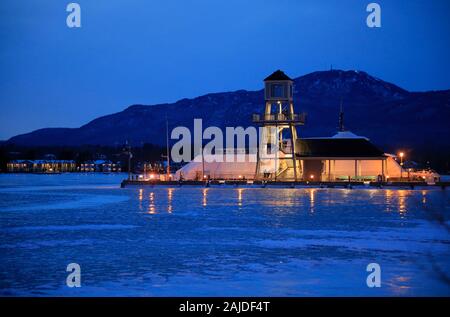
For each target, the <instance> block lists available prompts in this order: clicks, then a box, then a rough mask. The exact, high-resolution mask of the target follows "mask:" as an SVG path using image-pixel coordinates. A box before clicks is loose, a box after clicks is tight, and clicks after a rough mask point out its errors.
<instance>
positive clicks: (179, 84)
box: [0, 0, 450, 139]
mask: <svg viewBox="0 0 450 317" xmlns="http://www.w3.org/2000/svg"><path fill="white" fill-rule="evenodd" d="M69 2H71V1H61V0H1V1H0V39H1V40H0V41H1V42H0V107H1V108H0V109H1V116H0V139H6V138H9V137H11V136H13V135H16V134H19V133H24V132H29V131H31V130H34V129H38V128H42V127H78V126H80V125H82V124H84V123H87V122H88V121H90V120H91V119H94V118H95V117H98V116H100V115H105V114H109V113H113V112H118V111H121V110H123V109H124V108H125V107H127V106H128V105H130V104H136V103H141V104H155V103H164V102H173V101H176V100H178V99H181V98H184V97H195V96H198V95H201V94H205V93H209V92H219V91H230V90H237V89H249V90H254V89H260V88H261V87H262V82H261V80H262V79H263V78H264V77H265V76H266V75H268V74H270V73H271V72H272V71H273V70H276V69H278V68H281V69H283V70H285V71H286V72H287V73H288V74H289V75H291V76H292V77H296V76H300V75H303V74H306V73H309V72H313V71H316V70H325V69H329V68H330V65H331V64H332V65H333V67H334V68H340V69H359V70H365V71H367V72H369V73H370V74H372V75H374V76H376V77H379V78H381V79H384V80H387V81H390V82H393V83H395V84H397V85H399V86H401V87H403V88H405V89H408V90H419V91H423V90H432V89H449V88H450V58H449V56H450V41H449V38H450V1H448V0H442V1H438V0H434V1H425V0H424V1H414V0H408V1H399V0H387V1H376V2H378V3H379V4H380V5H381V7H382V27H381V28H380V29H369V28H368V27H367V26H366V22H365V21H366V16H367V14H368V13H366V10H365V8H366V5H367V4H368V3H369V2H372V1H369V0H367V1H361V0H345V1H338V0H335V1H331V0H310V1H300V0H290V1H289V0H271V1H270V0H264V1H262V0H253V1H250V0H177V1H176V0H158V1H156V0H95V1H93V0H79V1H74V2H78V3H79V4H80V5H81V10H82V28H80V29H69V28H68V27H67V26H66V17H67V14H68V13H67V12H66V11H65V8H66V5H67V4H68V3H69ZM149 124H150V123H149Z"/></svg>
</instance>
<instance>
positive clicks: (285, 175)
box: [253, 70, 305, 181]
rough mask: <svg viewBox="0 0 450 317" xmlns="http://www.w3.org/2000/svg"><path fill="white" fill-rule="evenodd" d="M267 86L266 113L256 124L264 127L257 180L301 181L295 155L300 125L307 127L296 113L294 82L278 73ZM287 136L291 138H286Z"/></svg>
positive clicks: (303, 117)
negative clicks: (298, 126)
mask: <svg viewBox="0 0 450 317" xmlns="http://www.w3.org/2000/svg"><path fill="white" fill-rule="evenodd" d="M264 84H265V88H264V99H265V111H264V114H263V115H259V114H254V115H253V122H254V123H257V124H260V125H262V126H263V129H262V133H261V135H260V143H259V144H260V146H259V151H258V155H257V164H256V174H255V179H258V180H274V181H276V180H280V181H286V180H292V181H293V180H295V181H297V180H299V179H300V178H301V177H302V175H301V170H302V169H301V166H300V161H299V160H297V159H296V157H295V155H294V153H297V151H296V140H297V130H296V126H297V125H303V124H304V122H305V116H304V115H303V114H296V113H294V101H293V94H294V87H293V80H292V79H291V78H289V77H288V76H287V75H286V74H285V73H283V72H282V71H281V70H277V71H276V72H274V73H273V74H271V75H270V76H269V77H267V78H266V79H264ZM286 134H287V135H288V136H289V137H290V139H287V138H286V139H285V136H286Z"/></svg>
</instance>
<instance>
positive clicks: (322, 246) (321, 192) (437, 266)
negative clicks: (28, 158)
mask: <svg viewBox="0 0 450 317" xmlns="http://www.w3.org/2000/svg"><path fill="white" fill-rule="evenodd" d="M122 178H124V175H94V174H91V175H83V174H62V175H12V174H10V175H0V295H3V296H9V295H16V296H17V295H19V296H55V295H56V296H117V295H123V296H127V295H134V296H171V295H172V296H180V295H191V296H221V295H222V296H228V295H230V296H232V295H234V296H246V295H261V296H349V295H356V296H379V295H388V296H409V295H425V296H428V295H445V296H449V295H450V284H449V283H450V282H449V276H450V264H449V263H450V261H449V260H450V233H449V224H450V222H449V199H450V194H449V189H447V190H441V189H427V190H425V189H416V190H395V189H394V190H392V189H391V190H389V189H320V188H315V189H313V188H296V189H290V188H289V189H287V188H284V189H283V188H269V187H268V188H257V187H255V188H235V187H226V188H225V187H223V188H202V187H188V186H185V187H181V188H178V187H173V188H167V187H154V188H150V187H146V188H143V189H140V188H138V187H134V188H126V189H121V188H119V183H120V181H121V180H122ZM69 263H78V264H79V265H80V267H81V287H80V288H69V287H68V286H66V277H67V275H68V274H69V273H68V272H66V267H67V265H68V264H69ZM369 263H378V264H379V265H380V267H381V287H380V288H369V287H368V286H367V284H366V278H367V276H368V274H369V272H366V267H367V265H368V264H369Z"/></svg>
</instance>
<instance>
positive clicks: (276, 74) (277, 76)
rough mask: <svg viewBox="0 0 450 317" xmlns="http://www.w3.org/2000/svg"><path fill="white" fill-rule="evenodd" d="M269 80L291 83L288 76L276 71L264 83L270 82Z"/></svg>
mask: <svg viewBox="0 0 450 317" xmlns="http://www.w3.org/2000/svg"><path fill="white" fill-rule="evenodd" d="M270 80H291V81H292V78H290V77H289V76H288V75H286V74H285V73H284V72H283V71H281V70H277V71H275V72H273V73H272V74H271V75H269V76H267V77H266V78H265V79H264V81H270Z"/></svg>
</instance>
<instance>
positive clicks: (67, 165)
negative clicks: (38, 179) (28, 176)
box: [6, 160, 77, 173]
mask: <svg viewBox="0 0 450 317" xmlns="http://www.w3.org/2000/svg"><path fill="white" fill-rule="evenodd" d="M6 169H7V171H8V172H9V173H65V172H75V171H76V170H77V167H76V163H75V161H72V160H13V161H10V162H8V163H7V165H6Z"/></svg>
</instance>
